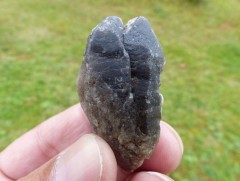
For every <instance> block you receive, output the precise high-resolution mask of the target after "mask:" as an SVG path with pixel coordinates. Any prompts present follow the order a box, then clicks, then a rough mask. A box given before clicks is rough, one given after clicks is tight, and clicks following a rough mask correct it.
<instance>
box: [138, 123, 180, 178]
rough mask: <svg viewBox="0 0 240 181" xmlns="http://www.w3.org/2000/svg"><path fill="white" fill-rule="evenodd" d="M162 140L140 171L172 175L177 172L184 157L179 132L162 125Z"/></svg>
mask: <svg viewBox="0 0 240 181" xmlns="http://www.w3.org/2000/svg"><path fill="white" fill-rule="evenodd" d="M160 126H161V131H160V139H159V142H158V144H157V145H156V148H155V149H154V151H153V153H152V156H151V157H150V159H147V160H146V161H145V162H144V164H143V165H142V167H141V168H140V170H151V171H156V172H161V173H164V174H166V173H170V172H172V171H173V170H175V169H176V168H177V167H178V165H179V164H180V161H181V159H182V155H183V143H182V140H181V138H180V136H179V135H178V134H177V132H176V131H175V130H174V129H173V128H172V127H171V126H170V125H169V124H167V123H166V122H164V121H161V123H160Z"/></svg>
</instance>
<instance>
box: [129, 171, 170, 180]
mask: <svg viewBox="0 0 240 181" xmlns="http://www.w3.org/2000/svg"><path fill="white" fill-rule="evenodd" d="M146 180H147V181H173V179H171V178H170V177H168V176H167V175H164V174H161V173H158V172H138V173H136V174H134V175H133V176H130V178H128V179H127V181H146Z"/></svg>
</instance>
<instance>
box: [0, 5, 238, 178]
mask: <svg viewBox="0 0 240 181" xmlns="http://www.w3.org/2000/svg"><path fill="white" fill-rule="evenodd" d="M196 2H197V1H196V0H188V1H187V0H186V1H181V0H170V1H167V0H163V1H161V2H160V1H159V2H157V1H153V0H140V1H128V2H127V1H120V0H115V1H106V0H101V1H94V0H91V1H86V0H84V1H77V0H71V1H66V0H49V1H40V0H36V1H31V0H18V1H14V0H1V1H0V12H1V13H0V150H2V149H3V148H4V147H5V146H6V145H7V144H9V143H10V142H11V141H13V140H14V139H16V138H17V137H18V136H20V135H21V134H23V133H24V132H26V131H27V130H29V129H31V128H32V127H34V126H35V125H37V124H39V123H40V122H42V121H43V120H44V119H46V118H48V117H50V116H52V115H54V114H56V113H58V112H60V111H62V110H64V109H65V108H67V107H68V106H70V105H72V104H75V103H77V102H78V97H77V94H76V77H77V74H78V70H79V67H80V64H81V59H82V56H83V51H84V47H85V43H86V39H87V36H88V34H89V32H90V31H91V29H92V28H93V27H94V26H96V24H98V23H99V22H100V21H101V20H102V19H103V18H105V17H106V16H109V15H117V16H120V17H122V18H123V20H124V22H125V23H126V22H127V20H128V19H130V18H133V17H135V16H139V15H143V16H146V17H147V18H148V19H149V21H150V22H151V24H152V26H153V28H154V30H155V32H156V34H157V36H158V38H159V40H160V42H161V44H162V47H163V50H164V53H165V57H166V61H167V64H166V65H165V68H164V72H163V74H162V77H161V78H162V86H161V91H162V93H163V95H164V97H165V103H164V106H163V119H164V120H165V121H167V122H169V123H170V124H172V125H173V126H174V127H175V128H176V129H177V131H178V132H179V133H180V135H181V137H182V139H183V142H184V145H185V150H184V152H185V153H184V157H183V161H182V164H181V165H180V167H179V168H178V169H177V171H176V172H175V173H173V174H172V177H173V178H175V179H176V180H194V181H198V180H199V181H200V180H226V181H229V180H238V179H237V178H239V177H240V135H239V130H240V122H239V118H240V110H239V106H240V95H239V90H240V80H239V79H240V70H239V68H240V21H239V20H240V13H239V12H240V2H239V1H238V0H229V1H218V0H210V1H204V0H202V1H198V2H199V3H196Z"/></svg>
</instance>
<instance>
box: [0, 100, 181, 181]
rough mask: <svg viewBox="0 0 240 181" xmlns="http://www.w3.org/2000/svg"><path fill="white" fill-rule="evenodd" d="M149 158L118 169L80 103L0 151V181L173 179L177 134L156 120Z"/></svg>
mask: <svg viewBox="0 0 240 181" xmlns="http://www.w3.org/2000/svg"><path fill="white" fill-rule="evenodd" d="M160 124H161V133H160V139H159V142H158V144H157V146H156V148H155V150H154V151H153V154H152V156H151V158H150V159H148V160H145V162H144V163H143V165H142V166H141V167H140V168H139V169H137V170H136V171H135V172H133V173H129V172H126V171H124V170H122V169H121V168H119V167H118V166H117V163H116V159H115V156H114V154H113V151H112V150H111V148H110V146H109V145H108V144H107V143H106V142H105V141H104V140H103V139H101V138H100V137H98V136H96V135H94V134H93V133H92V130H91V127H90V124H89V121H88V119H87V117H86V115H85V114H84V112H83V110H82V108H81V105H80V104H76V105H74V106H72V107H70V108H69V109H67V110H65V111H63V112H61V113H59V114H57V115H55V116H53V117H52V118H50V119H48V120H46V121H44V122H43V123H42V124H40V125H38V126H37V127H35V128H34V129H32V130H30V131H28V132H27V133H25V134H24V135H22V136H21V137H20V138H18V139H17V140H15V141H14V142H13V143H11V144H10V145H9V146H8V147H7V148H6V149H5V150H3V151H2V152H1V153H0V180H1V181H12V180H17V179H19V180H21V181H27V180H28V181H29V180H52V181H54V180H61V181H65V180H66V181H67V180H73V181H75V180H92V181H95V180H101V181H115V180H117V181H123V180H127V181H142V180H149V181H155V180H160V181H161V180H172V179H171V178H170V177H168V176H167V175H166V174H169V173H171V172H172V171H174V170H175V169H176V168H177V166H178V165H179V163H180V161H181V158H182V154H183V143H182V141H181V139H180V137H179V135H178V134H177V132H176V131H175V130H174V129H173V128H172V127H171V126H170V125H168V124H167V123H165V122H163V121H161V123H160Z"/></svg>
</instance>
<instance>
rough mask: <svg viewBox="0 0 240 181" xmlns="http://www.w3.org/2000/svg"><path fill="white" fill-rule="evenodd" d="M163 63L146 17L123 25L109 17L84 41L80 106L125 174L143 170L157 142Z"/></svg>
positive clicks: (79, 85) (116, 18)
mask: <svg viewBox="0 0 240 181" xmlns="http://www.w3.org/2000/svg"><path fill="white" fill-rule="evenodd" d="M163 64H164V56H163V53H162V50H161V47H160V45H159V43H158V40H157V38H156V36H155V34H154V32H153V30H152V29H151V26H150V24H149V22H148V20H147V19H146V18H144V17H137V18H134V19H132V20H130V21H129V22H128V23H127V25H125V26H124V25H123V23H122V21H121V19H120V18H118V17H115V16H111V17H107V18H106V19H105V20H103V21H102V22H101V23H100V24H99V25H97V26H96V27H95V28H94V29H93V30H92V32H91V34H90V36H89V38H88V42H87V47H86V50H85V53H84V58H83V62H82V66H81V69H80V73H79V78H78V94H79V97H80V101H81V105H82V107H83V110H84V111H85V113H86V115H87V117H88V119H89V121H90V123H91V125H92V127H93V130H94V132H95V133H96V134H97V135H99V136H101V137H102V138H103V139H105V140H106V141H107V142H108V144H109V145H110V146H111V148H112V149H113V151H114V153H115V156H116V159H117V162H118V165H119V166H121V167H122V168H123V169H125V170H128V171H133V170H135V169H136V168H138V167H139V166H141V164H142V163H143V161H144V159H146V158H149V157H150V155H151V152H152V150H153V149H154V147H155V145H156V143H157V141H158V138H159V132H160V126H159V122H160V119H161V101H162V96H161V94H159V92H158V89H159V86H160V72H161V71H162V68H163Z"/></svg>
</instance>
